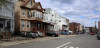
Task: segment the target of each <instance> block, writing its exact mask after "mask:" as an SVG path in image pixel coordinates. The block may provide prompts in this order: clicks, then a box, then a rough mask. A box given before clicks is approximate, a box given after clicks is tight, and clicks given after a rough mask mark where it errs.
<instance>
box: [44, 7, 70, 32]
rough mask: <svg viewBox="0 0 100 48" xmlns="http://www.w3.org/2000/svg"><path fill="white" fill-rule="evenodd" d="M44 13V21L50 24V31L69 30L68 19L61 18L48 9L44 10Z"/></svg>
mask: <svg viewBox="0 0 100 48" xmlns="http://www.w3.org/2000/svg"><path fill="white" fill-rule="evenodd" d="M44 12H45V13H46V14H45V18H44V21H45V22H47V23H50V24H52V27H50V29H51V30H53V31H62V30H68V28H69V20H68V19H66V18H63V17H62V16H60V15H59V14H58V13H57V12H55V11H53V10H51V9H50V8H47V9H45V11H44Z"/></svg>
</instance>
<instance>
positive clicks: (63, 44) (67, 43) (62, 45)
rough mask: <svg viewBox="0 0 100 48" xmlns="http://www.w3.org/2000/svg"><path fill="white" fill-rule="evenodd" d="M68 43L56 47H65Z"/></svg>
mask: <svg viewBox="0 0 100 48" xmlns="http://www.w3.org/2000/svg"><path fill="white" fill-rule="evenodd" d="M70 43H71V42H68V43H65V44H63V45H60V46H58V47H57V48H61V47H63V46H65V45H68V44H70Z"/></svg>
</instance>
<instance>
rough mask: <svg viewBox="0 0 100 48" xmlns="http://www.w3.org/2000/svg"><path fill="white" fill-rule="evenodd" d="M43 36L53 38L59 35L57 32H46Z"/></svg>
mask: <svg viewBox="0 0 100 48" xmlns="http://www.w3.org/2000/svg"><path fill="white" fill-rule="evenodd" d="M45 35H47V36H53V37H58V36H59V35H60V34H59V32H46V33H45Z"/></svg>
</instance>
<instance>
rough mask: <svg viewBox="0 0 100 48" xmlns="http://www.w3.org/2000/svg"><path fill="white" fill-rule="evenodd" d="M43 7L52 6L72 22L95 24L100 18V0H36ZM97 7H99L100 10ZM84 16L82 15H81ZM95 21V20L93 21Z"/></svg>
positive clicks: (86, 24)
mask: <svg viewBox="0 0 100 48" xmlns="http://www.w3.org/2000/svg"><path fill="white" fill-rule="evenodd" d="M36 1H37V2H41V4H42V6H43V8H51V9H53V10H55V11H57V12H58V13H59V14H60V15H61V16H63V17H65V18H68V19H69V20H70V22H79V23H81V24H82V25H85V26H93V25H94V21H95V20H96V21H98V20H100V5H99V4H100V1H99V0H36ZM96 8H99V9H98V10H97V9H96ZM80 16H82V17H80ZM91 21H93V22H91Z"/></svg>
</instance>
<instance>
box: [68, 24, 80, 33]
mask: <svg viewBox="0 0 100 48" xmlns="http://www.w3.org/2000/svg"><path fill="white" fill-rule="evenodd" d="M69 30H70V31H73V33H75V34H77V33H79V32H80V23H75V22H72V23H69Z"/></svg>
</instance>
